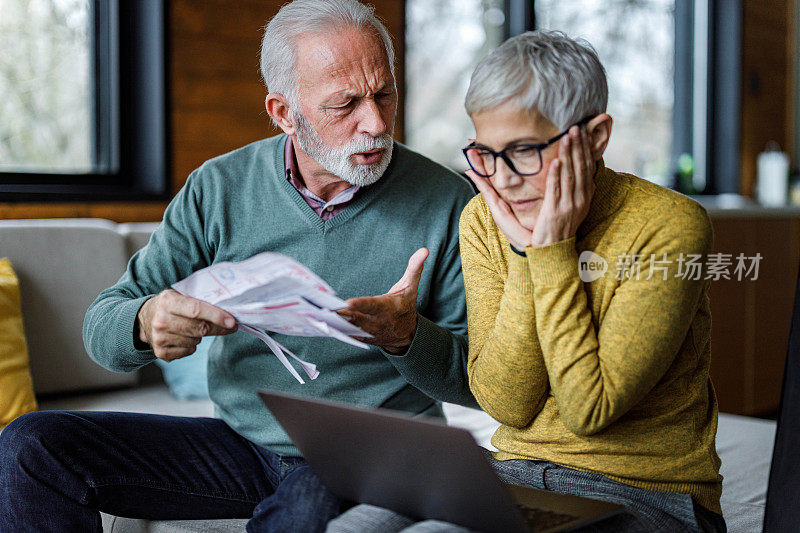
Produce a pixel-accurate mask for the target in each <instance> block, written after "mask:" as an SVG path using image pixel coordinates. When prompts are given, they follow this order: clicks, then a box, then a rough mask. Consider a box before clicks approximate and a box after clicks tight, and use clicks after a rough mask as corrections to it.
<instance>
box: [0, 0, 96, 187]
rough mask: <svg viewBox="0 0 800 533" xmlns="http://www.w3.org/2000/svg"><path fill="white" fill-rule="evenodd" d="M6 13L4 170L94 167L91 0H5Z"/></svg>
mask: <svg viewBox="0 0 800 533" xmlns="http://www.w3.org/2000/svg"><path fill="white" fill-rule="evenodd" d="M0 11H2V13H3V16H2V17H0V49H2V50H3V53H2V55H0V94H3V95H5V97H4V103H3V106H2V107H0V171H5V172H8V171H23V172H24V171H35V172H48V171H53V172H89V171H91V170H92V161H91V160H92V158H91V150H90V144H91V140H92V139H91V135H90V132H91V117H92V111H93V110H92V102H91V98H90V92H89V79H90V75H89V68H90V63H91V54H90V52H91V49H90V37H91V31H90V30H91V24H90V22H91V20H90V18H89V17H90V11H91V10H90V6H89V2H88V1H87V0H63V1H51V0H2V1H0Z"/></svg>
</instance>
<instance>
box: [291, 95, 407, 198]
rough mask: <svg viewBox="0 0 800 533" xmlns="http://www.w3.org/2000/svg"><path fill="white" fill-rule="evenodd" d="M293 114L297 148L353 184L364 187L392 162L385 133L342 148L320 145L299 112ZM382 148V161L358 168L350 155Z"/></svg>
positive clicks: (389, 144)
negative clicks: (298, 146)
mask: <svg viewBox="0 0 800 533" xmlns="http://www.w3.org/2000/svg"><path fill="white" fill-rule="evenodd" d="M292 114H293V115H294V119H295V120H294V126H295V136H296V137H297V143H298V144H299V145H300V148H301V149H302V150H303V151H304V152H305V153H306V154H308V155H309V157H311V158H312V159H313V160H314V161H316V162H317V163H319V164H320V165H321V166H322V168H324V169H325V170H327V171H328V172H330V173H331V174H333V175H334V176H338V177H339V178H341V179H343V180H344V181H346V182H347V183H350V184H352V185H358V186H360V187H364V186H367V185H372V184H373V183H375V182H376V181H378V180H379V179H380V178H381V176H383V173H384V172H386V167H388V166H389V162H390V161H391V160H392V149H393V148H394V143H393V142H392V136H391V135H389V134H388V133H384V134H382V135H379V136H377V137H372V136H371V135H369V134H366V133H365V134H364V135H362V136H361V137H358V138H357V139H353V140H352V141H350V142H349V143H347V144H346V145H344V146H341V147H338V148H337V147H331V146H328V145H326V144H325V143H324V142H322V139H320V138H319V136H318V135H317V132H315V131H314V128H313V127H312V126H311V124H310V123H309V122H308V121H307V120H306V117H304V116H303V114H302V113H300V111H299V110H294V109H293V110H292ZM379 148H380V149H383V156H382V157H381V160H380V161H378V162H377V163H374V164H372V165H358V164H356V163H353V162H352V161H350V156H351V155H353V154H357V153H360V152H368V151H370V150H376V149H379Z"/></svg>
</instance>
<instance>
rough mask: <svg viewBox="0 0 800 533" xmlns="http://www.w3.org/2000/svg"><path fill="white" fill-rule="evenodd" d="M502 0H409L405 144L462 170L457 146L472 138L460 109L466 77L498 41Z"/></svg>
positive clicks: (461, 160)
mask: <svg viewBox="0 0 800 533" xmlns="http://www.w3.org/2000/svg"><path fill="white" fill-rule="evenodd" d="M503 4H504V2H503V0H408V1H407V3H406V108H405V111H406V117H405V120H406V128H405V129H406V143H407V144H408V145H409V146H410V147H411V148H413V149H414V150H417V151H419V152H421V153H423V154H425V155H427V156H428V157H430V158H431V159H433V160H435V161H438V162H439V163H442V164H444V165H448V166H450V167H452V168H455V169H457V170H465V169H466V165H467V164H466V161H464V156H463V155H462V154H461V147H463V146H465V145H466V144H467V142H468V139H469V138H470V137H472V136H474V131H475V130H474V128H473V127H472V122H471V121H470V119H469V117H468V116H467V113H466V111H464V97H465V96H466V94H467V88H468V87H469V78H470V75H471V74H472V71H473V70H474V68H475V66H476V65H477V63H478V61H480V60H481V59H482V58H483V57H485V56H486V55H487V54H488V53H489V51H490V50H492V49H493V48H495V47H497V46H498V45H499V44H500V43H501V42H502V41H503V23H504V22H505V14H504V12H503Z"/></svg>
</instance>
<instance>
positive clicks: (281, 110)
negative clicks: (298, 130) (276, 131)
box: [264, 93, 294, 135]
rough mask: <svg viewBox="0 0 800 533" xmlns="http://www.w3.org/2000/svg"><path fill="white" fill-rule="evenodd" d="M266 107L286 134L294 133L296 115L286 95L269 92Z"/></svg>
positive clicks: (265, 100) (265, 102)
mask: <svg viewBox="0 0 800 533" xmlns="http://www.w3.org/2000/svg"><path fill="white" fill-rule="evenodd" d="M264 107H266V109H267V113H269V116H270V117H272V120H274V121H275V124H277V125H278V127H279V128H280V129H282V130H283V132H284V133H285V134H286V135H294V117H293V116H292V110H291V108H290V107H289V102H287V100H286V97H285V96H283V95H282V94H280V93H269V94H268V95H267V97H266V98H265V99H264Z"/></svg>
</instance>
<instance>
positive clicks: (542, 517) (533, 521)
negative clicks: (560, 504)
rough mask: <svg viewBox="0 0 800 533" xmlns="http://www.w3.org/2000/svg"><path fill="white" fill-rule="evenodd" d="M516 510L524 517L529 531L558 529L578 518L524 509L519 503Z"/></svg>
mask: <svg viewBox="0 0 800 533" xmlns="http://www.w3.org/2000/svg"><path fill="white" fill-rule="evenodd" d="M517 509H519V510H520V511H521V512H522V516H523V517H525V521H526V522H528V526H530V528H531V531H544V530H547V529H550V528H553V527H558V526H560V525H562V524H566V523H568V522H571V521H573V520H576V519H577V518H578V517H577V516H573V515H569V514H563V513H556V512H555V511H546V510H544V509H536V508H534V507H526V506H524V505H521V504H519V503H518V504H517Z"/></svg>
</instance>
